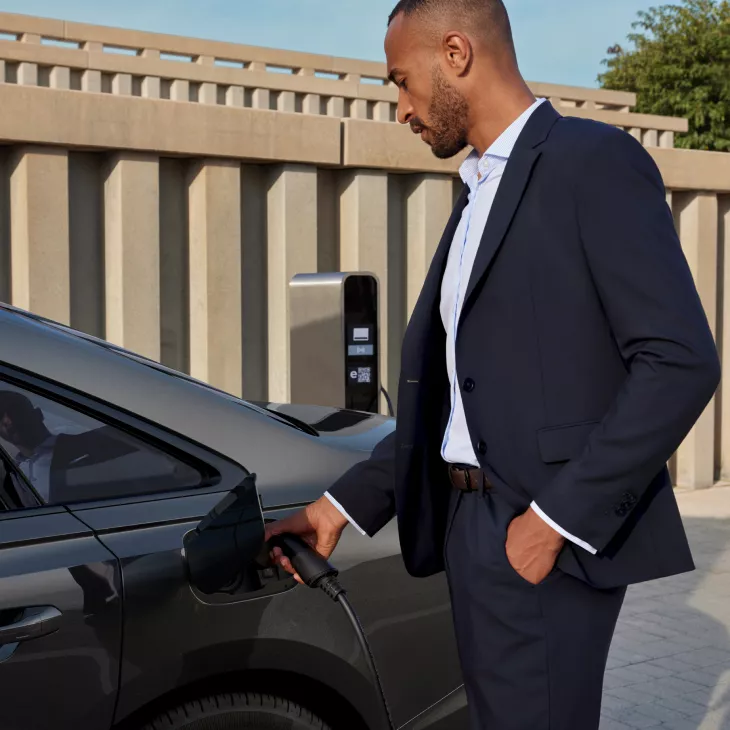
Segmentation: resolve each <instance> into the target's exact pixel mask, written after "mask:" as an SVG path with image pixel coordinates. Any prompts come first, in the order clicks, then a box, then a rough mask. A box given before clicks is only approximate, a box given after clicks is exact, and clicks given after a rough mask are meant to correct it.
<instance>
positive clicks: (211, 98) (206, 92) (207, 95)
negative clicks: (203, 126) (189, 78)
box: [198, 83, 218, 104]
mask: <svg viewBox="0 0 730 730" xmlns="http://www.w3.org/2000/svg"><path fill="white" fill-rule="evenodd" d="M198 101H199V102H200V103H201V104H217V103H218V86H217V85H216V84H210V83H205V84H200V93H199V94H198Z"/></svg>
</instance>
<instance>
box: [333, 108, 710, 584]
mask: <svg viewBox="0 0 730 730" xmlns="http://www.w3.org/2000/svg"><path fill="white" fill-rule="evenodd" d="M467 195H468V189H467V188H465V189H464V191H463V193H462V195H461V197H460V199H459V201H458V203H457V205H456V207H455V210H454V213H453V215H452V216H451V219H450V221H449V223H448V225H447V226H446V230H445V232H444V235H443V238H442V240H441V243H440V245H439V247H438V249H437V251H436V254H435V256H434V259H433V262H432V264H431V267H430V270H429V272H428V275H427V277H426V280H425V283H424V286H423V290H422V292H421V295H420V298H419V300H418V302H417V304H416V307H415V309H414V312H413V315H412V317H411V320H410V322H409V325H408V328H407V330H406V334H405V338H404V342H403V352H402V367H401V378H400V384H399V390H398V418H397V425H396V429H395V431H394V432H393V434H392V435H391V436H389V437H388V438H386V439H385V440H384V441H383V442H382V443H380V444H379V445H378V446H377V447H376V449H375V450H374V452H373V454H372V457H371V458H370V459H369V460H368V461H365V462H363V463H361V464H359V465H357V466H356V467H354V468H353V469H352V470H350V471H349V472H348V473H347V474H346V475H345V476H344V477H343V478H342V479H340V480H339V481H338V482H337V483H336V484H335V485H334V486H333V487H332V488H331V489H330V490H329V491H330V493H331V494H332V496H333V497H335V499H337V501H339V502H340V504H341V505H343V507H344V508H345V509H346V510H347V512H348V513H349V514H350V515H351V516H352V518H353V519H354V520H355V521H356V522H358V524H359V525H360V526H361V527H362V528H363V529H364V530H366V531H367V532H368V533H369V534H371V535H373V534H375V533H376V532H377V531H378V530H379V529H380V528H382V527H383V526H384V525H385V524H386V523H387V522H388V521H389V520H390V519H391V518H392V517H393V515H394V514H395V513H397V517H398V526H399V530H400V540H401V546H402V553H403V557H404V560H405V563H406V567H407V569H408V570H409V572H410V573H411V574H413V575H418V576H427V575H431V574H434V573H437V572H439V571H441V570H442V569H443V567H444V562H443V548H444V536H445V531H446V520H447V506H448V501H449V492H450V487H449V485H448V481H447V475H446V469H445V465H444V463H443V460H442V459H441V456H440V447H441V443H442V439H443V435H444V429H445V426H446V423H447V418H448V414H449V411H450V402H449V387H448V378H447V374H446V365H445V362H446V358H445V347H446V344H445V332H444V327H443V324H442V322H441V318H440V313H439V303H440V289H441V280H442V276H443V271H444V268H445V264H446V259H447V254H448V251H449V247H450V245H451V241H452V238H453V235H454V232H455V230H456V227H457V225H458V222H459V220H460V217H461V214H462V210H463V208H464V206H465V205H466V202H467ZM456 364H457V372H458V374H459V377H460V379H461V382H462V384H463V382H464V381H465V380H466V379H467V378H469V379H471V380H472V381H474V383H475V384H476V386H475V387H473V389H472V388H471V387H470V388H469V389H468V390H467V389H464V388H462V397H463V401H464V409H465V415H466V420H467V424H468V427H469V433H470V435H471V437H472V439H473V443H474V449H475V452H476V453H477V455H478V458H479V461H480V464H481V466H482V468H483V469H484V470H485V472H486V473H487V475H488V476H489V477H490V479H491V481H492V482H493V483H494V485H495V489H498V490H499V491H500V493H501V494H502V495H503V496H504V498H506V499H508V500H511V502H512V503H513V504H514V507H515V511H516V512H520V511H524V510H525V509H527V508H528V506H529V504H530V502H531V501H532V500H533V499H534V500H536V501H537V504H538V505H539V506H540V508H541V509H542V510H543V511H544V512H545V513H546V514H547V515H549V516H550V517H551V519H552V520H554V521H555V522H556V523H557V524H559V525H560V526H561V527H562V528H563V529H565V530H567V531H568V532H569V533H570V534H573V535H575V536H577V537H579V538H581V539H582V540H584V541H585V542H587V543H589V544H590V545H592V546H593V547H594V548H596V549H597V550H598V554H597V555H591V554H590V553H589V552H587V551H586V550H583V549H582V548H580V547H578V546H576V545H574V544H572V543H569V542H568V543H566V546H565V548H564V549H563V551H562V553H561V555H560V557H559V560H558V567H559V568H560V569H562V570H564V571H566V572H568V573H571V574H572V575H574V576H576V577H578V578H580V579H582V580H585V581H587V582H589V583H591V584H593V585H596V586H599V587H611V586H619V585H627V584H630V583H635V582H641V581H645V580H649V579H654V578H659V577H663V576H668V575H672V574H676V573H680V572H684V571H688V570H692V569H693V567H694V565H693V562H692V556H691V554H690V550H689V547H688V544H687V540H686V536H685V533H684V529H683V526H682V522H681V519H680V515H679V510H678V507H677V503H676V500H675V497H674V493H673V490H672V485H671V482H670V478H669V473H668V471H667V468H666V464H667V461H668V460H669V458H670V457H671V455H672V454H673V453H674V451H675V450H676V449H677V447H678V446H679V445H680V444H681V442H682V440H683V439H684V437H685V436H686V435H687V433H688V432H689V430H690V429H691V427H692V426H693V425H694V423H695V421H696V420H697V418H698V417H699V416H700V414H701V413H702V411H703V409H704V408H705V406H706V405H707V403H708V402H709V401H710V399H711V398H712V396H713V394H714V392H715V390H716V388H717V385H718V382H719V377H720V365H719V360H718V356H717V351H716V348H715V343H714V340H713V337H712V333H711V331H710V329H709V326H708V322H707V319H706V316H705V313H704V310H703V308H702V305H701V303H700V300H699V297H698V294H697V290H696V288H695V285H694V281H693V279H692V276H691V273H690V271H689V268H688V266H687V262H686V259H685V257H684V255H683V252H682V249H681V246H680V242H679V240H678V237H677V234H676V232H675V227H674V222H673V219H672V215H671V212H670V210H669V207H668V206H667V204H666V198H665V189H664V185H663V182H662V179H661V176H660V174H659V171H658V169H657V167H656V165H655V164H654V162H653V160H652V158H651V156H650V155H649V154H648V153H647V151H646V150H645V149H644V148H643V147H642V146H641V145H640V144H639V143H638V142H637V141H636V140H634V139H633V138H632V137H631V136H630V135H628V134H626V133H624V132H622V131H620V130H618V129H615V128H613V127H610V126H607V125H604V124H600V123H597V122H593V121H588V120H582V119H575V118H567V117H562V116H560V115H559V114H558V113H557V112H556V111H555V109H554V108H553V107H552V106H551V105H550V104H548V103H543V104H542V105H541V106H540V107H539V108H538V109H537V110H536V111H535V113H534V114H533V116H532V117H531V118H530V120H529V121H528V123H527V125H526V127H525V128H524V130H523V132H522V134H521V136H520V138H519V140H518V141H517V144H516V146H515V149H514V152H513V155H512V157H511V158H510V160H509V162H508V164H507V167H506V169H505V172H504V176H503V178H502V181H501V184H500V187H499V190H498V193H497V197H496V199H495V201H494V205H493V208H492V211H491V214H490V217H489V220H488V221H487V225H486V228H485V231H484V236H483V238H482V240H481V243H480V247H479V252H478V254H477V258H476V261H475V264H474V270H473V273H472V277H471V280H470V282H469V286H468V290H467V295H466V298H465V301H464V307H463V310H462V315H461V319H460V323H459V329H458V333H457V341H456ZM470 386H471V383H470Z"/></svg>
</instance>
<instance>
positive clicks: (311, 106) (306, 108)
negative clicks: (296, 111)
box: [302, 94, 322, 114]
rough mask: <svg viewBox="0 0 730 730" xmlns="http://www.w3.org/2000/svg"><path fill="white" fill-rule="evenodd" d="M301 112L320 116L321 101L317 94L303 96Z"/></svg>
mask: <svg viewBox="0 0 730 730" xmlns="http://www.w3.org/2000/svg"><path fill="white" fill-rule="evenodd" d="M302 110H303V112H304V113H305V114H321V113H322V99H321V97H320V96H319V94H305V96H304V103H303V105H302Z"/></svg>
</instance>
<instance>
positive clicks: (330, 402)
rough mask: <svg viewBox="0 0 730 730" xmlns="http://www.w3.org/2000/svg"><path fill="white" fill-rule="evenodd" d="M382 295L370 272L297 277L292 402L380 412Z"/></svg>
mask: <svg viewBox="0 0 730 730" xmlns="http://www.w3.org/2000/svg"><path fill="white" fill-rule="evenodd" d="M378 296H379V282H378V279H377V277H376V276H375V275H374V274H370V273H363V272H358V273H338V272H333V273H318V274H297V275H296V276H294V277H293V278H292V280H291V281H290V283H289V326H290V357H291V370H290V371H291V402H292V403H297V404H308V405H322V406H331V407H335V408H348V409H352V410H356V411H365V412H368V413H379V404H380V382H381V375H380V341H379V339H380V338H379V326H378V317H379V311H378Z"/></svg>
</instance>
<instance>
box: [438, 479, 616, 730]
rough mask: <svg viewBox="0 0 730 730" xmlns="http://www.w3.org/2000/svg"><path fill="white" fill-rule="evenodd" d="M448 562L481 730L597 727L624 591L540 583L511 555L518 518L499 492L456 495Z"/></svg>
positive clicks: (559, 579) (559, 576)
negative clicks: (508, 545)
mask: <svg viewBox="0 0 730 730" xmlns="http://www.w3.org/2000/svg"><path fill="white" fill-rule="evenodd" d="M450 510H451V514H450V520H449V530H448V534H447V539H446V546H445V551H446V565H447V575H448V580H449V588H450V591H451V600H452V606H453V613H454V622H455V629H456V636H457V642H458V649H459V655H460V660H461V665H462V670H463V674H464V684H465V687H466V693H467V699H468V702H469V712H470V716H471V726H472V728H473V730H598V726H599V722H600V712H601V694H602V689H603V676H604V672H605V668H606V661H607V658H608V651H609V647H610V644H611V639H612V637H613V633H614V630H615V628H616V622H617V620H618V615H619V612H620V610H621V605H622V603H623V600H624V597H625V594H626V589H625V588H619V589H612V590H608V591H606V590H597V589H596V588H593V587H592V586H589V585H588V584H586V583H584V582H582V581H580V580H577V579H576V578H573V577H572V576H569V575H567V574H565V573H562V572H560V571H559V570H558V569H557V568H556V569H555V570H553V572H552V573H551V574H550V575H549V576H548V577H547V578H546V579H545V580H544V581H543V582H542V583H540V584H539V585H537V586H535V585H532V584H531V583H529V582H528V581H526V580H525V579H524V578H522V577H521V576H520V575H519V574H518V573H517V572H516V571H515V570H514V569H513V568H512V566H511V565H510V563H509V561H508V559H507V553H506V551H505V542H506V539H507V528H508V526H509V523H510V522H511V521H512V519H513V518H514V517H515V516H516V515H517V514H518V513H519V510H517V509H516V508H515V505H514V504H513V503H512V504H511V503H510V502H508V501H507V500H506V499H505V498H504V496H503V495H501V494H500V492H498V491H494V490H484V491H480V492H473V493H469V494H465V493H462V492H457V491H454V493H453V496H452V500H451V507H450Z"/></svg>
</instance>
